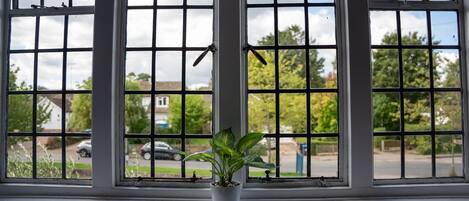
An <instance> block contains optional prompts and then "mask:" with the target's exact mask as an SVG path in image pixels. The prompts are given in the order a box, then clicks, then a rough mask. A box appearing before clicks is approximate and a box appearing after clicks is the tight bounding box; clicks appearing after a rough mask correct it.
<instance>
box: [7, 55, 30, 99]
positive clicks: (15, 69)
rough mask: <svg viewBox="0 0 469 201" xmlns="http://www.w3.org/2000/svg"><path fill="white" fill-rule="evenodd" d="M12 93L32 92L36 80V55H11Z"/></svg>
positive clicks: (9, 86) (10, 78) (10, 79)
mask: <svg viewBox="0 0 469 201" xmlns="http://www.w3.org/2000/svg"><path fill="white" fill-rule="evenodd" d="M8 79H9V80H8V82H9V84H8V88H9V90H10V91H30V90H32V88H33V79H34V54H33V53H26V54H10V74H9V78H8Z"/></svg>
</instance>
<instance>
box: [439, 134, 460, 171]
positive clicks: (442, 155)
mask: <svg viewBox="0 0 469 201" xmlns="http://www.w3.org/2000/svg"><path fill="white" fill-rule="evenodd" d="M435 140H436V176H437V177H462V176H464V174H463V144H462V142H463V140H462V136H459V135H448V136H436V139H435Z"/></svg>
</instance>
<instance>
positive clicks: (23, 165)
mask: <svg viewBox="0 0 469 201" xmlns="http://www.w3.org/2000/svg"><path fill="white" fill-rule="evenodd" d="M32 149H33V147H32V138H31V137H7V152H8V154H7V164H6V167H7V170H6V176H7V177H8V178H32V177H33V156H32Z"/></svg>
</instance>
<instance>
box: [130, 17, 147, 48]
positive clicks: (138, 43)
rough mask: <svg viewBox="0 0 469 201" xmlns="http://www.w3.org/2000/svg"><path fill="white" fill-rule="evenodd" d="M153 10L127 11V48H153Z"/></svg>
mask: <svg viewBox="0 0 469 201" xmlns="http://www.w3.org/2000/svg"><path fill="white" fill-rule="evenodd" d="M152 19H153V10H150V9H148V10H142V9H138V10H128V11H127V47H151V45H152V35H153V34H152V33H153V20H152Z"/></svg>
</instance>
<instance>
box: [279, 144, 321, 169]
mask: <svg viewBox="0 0 469 201" xmlns="http://www.w3.org/2000/svg"><path fill="white" fill-rule="evenodd" d="M306 147H307V142H306V138H289V137H288V138H280V150H279V151H280V177H306V175H307V173H306V172H307V163H308V162H307V159H306V157H307V149H306ZM315 171H317V173H319V170H318V169H316V170H315Z"/></svg>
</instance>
